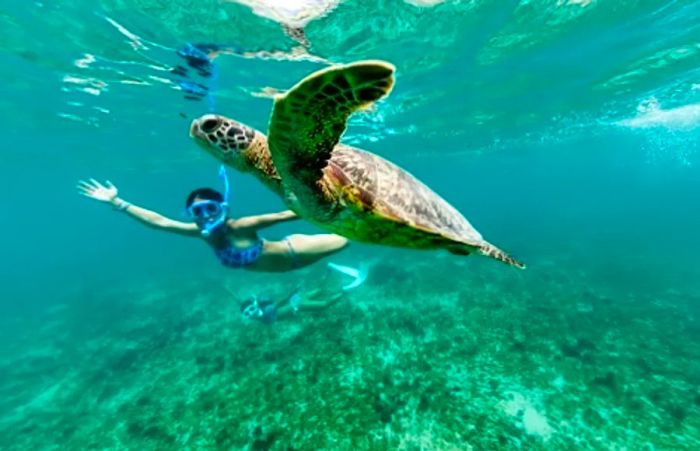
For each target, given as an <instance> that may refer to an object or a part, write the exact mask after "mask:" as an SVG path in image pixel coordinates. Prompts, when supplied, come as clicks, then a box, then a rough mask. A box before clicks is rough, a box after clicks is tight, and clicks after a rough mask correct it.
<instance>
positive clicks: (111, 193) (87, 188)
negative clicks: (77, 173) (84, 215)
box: [77, 179, 118, 203]
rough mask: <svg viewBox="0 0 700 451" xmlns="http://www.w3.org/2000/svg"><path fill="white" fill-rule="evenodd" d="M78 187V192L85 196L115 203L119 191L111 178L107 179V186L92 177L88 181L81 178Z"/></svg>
mask: <svg viewBox="0 0 700 451" xmlns="http://www.w3.org/2000/svg"><path fill="white" fill-rule="evenodd" d="M77 188H78V192H79V193H80V194H82V195H83V196H86V197H91V198H93V199H95V200H99V201H100V202H109V203H114V200H115V199H116V198H117V193H118V191H117V187H116V186H114V185H112V182H110V181H109V180H107V186H104V185H102V184H100V182H98V181H97V180H95V179H90V181H88V182H86V181H84V180H80V181H79V182H78V186H77Z"/></svg>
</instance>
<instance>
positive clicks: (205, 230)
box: [202, 164, 230, 237]
mask: <svg viewBox="0 0 700 451" xmlns="http://www.w3.org/2000/svg"><path fill="white" fill-rule="evenodd" d="M219 178H221V179H222V180H223V181H224V201H223V202H222V203H221V214H220V215H219V217H218V218H216V219H215V220H214V221H211V222H208V223H206V224H204V225H203V226H202V236H204V237H208V236H210V235H211V232H213V231H214V229H216V228H218V227H219V226H221V225H222V224H223V223H224V222H225V221H226V217H227V216H228V214H227V213H228V205H229V204H228V200H229V191H230V189H229V184H228V175H227V174H226V167H225V166H224V165H223V164H222V165H221V167H220V168H219Z"/></svg>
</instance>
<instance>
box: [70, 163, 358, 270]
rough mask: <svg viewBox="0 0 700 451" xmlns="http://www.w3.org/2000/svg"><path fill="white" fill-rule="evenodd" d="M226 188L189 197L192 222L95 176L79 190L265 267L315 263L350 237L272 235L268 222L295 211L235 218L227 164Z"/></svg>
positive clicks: (249, 265) (238, 261)
mask: <svg viewBox="0 0 700 451" xmlns="http://www.w3.org/2000/svg"><path fill="white" fill-rule="evenodd" d="M219 175H220V176H221V178H222V179H223V180H224V185H225V194H222V193H220V192H218V191H216V190H213V189H211V188H199V189H196V190H194V191H192V192H191V193H190V195H189V196H188V197H187V201H186V203H185V207H186V209H187V213H188V215H189V216H190V218H191V219H192V222H181V221H176V220H173V219H170V218H167V217H165V216H163V215H160V214H159V213H156V212H154V211H150V210H147V209H145V208H142V207H139V206H136V205H133V204H131V203H130V202H127V201H125V200H124V199H121V198H120V197H118V195H117V194H118V191H117V187H116V186H114V185H113V184H112V183H111V182H109V181H107V182H106V186H105V185H102V184H100V183H99V182H98V181H97V180H95V179H90V180H89V181H84V180H81V181H79V182H78V186H77V188H78V191H79V192H80V194H82V195H84V196H87V197H89V198H92V199H95V200H98V201H100V202H105V203H108V204H111V205H112V206H114V207H115V208H116V209H117V210H120V211H123V212H125V213H126V214H128V215H129V216H131V217H133V218H135V219H137V220H139V221H141V222H142V223H144V224H145V225H146V226H149V227H152V228H155V229H158V230H163V231H166V232H173V233H177V234H180V235H185V236H191V237H199V238H201V239H203V240H204V241H205V242H206V243H207V244H208V245H209V246H211V248H212V249H213V250H214V254H215V255H216V257H217V258H218V259H219V261H220V262H221V264H222V265H224V266H227V267H230V268H244V269H248V270H251V271H261V272H284V271H291V270H293V269H298V268H302V267H304V266H308V265H311V264H313V263H315V262H317V261H318V260H320V259H322V258H324V257H327V256H329V255H332V254H334V253H336V252H338V251H339V250H341V249H343V248H344V247H345V246H347V244H348V240H347V239H346V238H344V237H341V236H339V235H333V234H318V235H298V234H297V235H289V236H287V237H286V238H284V239H283V240H281V241H268V240H265V239H263V238H261V237H260V236H259V235H258V232H259V231H260V230H262V229H264V228H266V227H270V226H273V225H275V224H279V223H282V222H287V221H292V220H295V219H298V217H297V215H296V214H295V213H294V212H292V211H289V210H287V211H282V212H279V213H270V214H263V215H257V216H246V217H242V218H232V217H230V216H229V215H228V206H229V202H228V192H229V186H228V178H227V177H226V171H225V170H224V168H223V166H222V167H221V170H220V172H219Z"/></svg>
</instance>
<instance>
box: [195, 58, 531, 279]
mask: <svg viewBox="0 0 700 451" xmlns="http://www.w3.org/2000/svg"><path fill="white" fill-rule="evenodd" d="M394 71H395V69H394V66H393V65H391V64H389V63H387V62H384V61H371V60H370V61H360V62H356V63H352V64H346V65H336V66H331V67H328V68H325V69H322V70H319V71H317V72H315V73H313V74H311V75H309V76H307V77H306V78H304V79H303V80H302V81H300V82H299V83H298V84H297V85H296V86H294V87H293V88H292V89H291V90H289V91H288V92H286V93H284V94H279V95H277V96H276V97H275V101H274V107H273V111H272V117H271V119H270V125H269V136H268V137H266V136H265V135H264V134H263V133H261V132H259V131H257V130H254V129H252V128H250V127H248V126H246V125H243V124H241V123H239V122H236V121H234V120H232V119H229V118H227V117H224V116H220V115H215V114H207V115H204V116H202V117H200V118H198V119H195V120H194V121H192V124H191V126H190V136H192V137H193V138H194V139H195V141H196V142H197V143H198V144H200V145H201V146H202V147H203V148H204V149H205V150H206V151H207V152H208V153H210V154H211V155H213V156H214V157H216V158H217V159H219V160H220V161H222V162H223V163H224V164H226V165H228V166H231V167H233V168H235V169H237V170H239V171H243V172H250V173H252V174H253V175H255V176H256V177H257V178H258V179H260V180H261V181H262V182H263V183H264V184H265V185H267V186H268V187H269V188H271V189H272V190H273V191H275V192H276V193H277V194H279V195H280V196H282V197H283V198H284V199H285V202H286V203H287V205H288V206H289V208H290V209H292V210H293V211H295V212H296V213H297V214H298V215H299V216H301V217H303V218H305V219H306V220H308V221H310V222H312V223H314V224H317V225H318V226H320V227H321V228H323V229H325V230H328V231H330V232H333V233H337V234H339V235H343V236H345V237H347V238H350V239H353V240H357V241H363V242H369V243H377V244H383V245H388V246H398V247H407V248H416V249H446V250H448V251H450V252H452V253H454V254H459V255H468V254H470V253H472V252H478V253H481V254H483V255H487V256H489V257H493V258H495V259H497V260H500V261H502V262H505V263H508V264H510V265H514V266H517V267H519V268H524V265H523V264H522V263H520V262H518V261H517V260H515V259H514V258H513V257H511V256H509V255H508V254H506V253H505V252H504V251H502V250H500V249H499V248H497V247H496V246H494V245H492V244H491V243H489V242H488V241H486V240H484V239H483V238H482V237H481V234H480V233H479V232H478V231H476V229H474V227H472V225H471V224H470V223H469V222H468V221H467V220H466V219H465V218H464V216H462V215H461V214H460V213H459V212H458V211H457V210H456V209H455V208H454V207H452V205H450V204H449V203H447V201H445V200H444V199H443V198H442V197H440V196H439V195H438V194H436V193H435V192H434V191H432V190H431V189H430V188H428V187H427V186H426V185H424V184H423V183H421V182H420V181H419V180H418V179H416V178H415V177H414V176H412V175H411V174H409V173H408V172H406V171H405V170H403V169H401V168H400V167H398V166H396V165H395V164H393V163H391V162H389V161H387V160H385V159H384V158H382V157H380V156H378V155H375V154H373V153H370V152H367V151H364V150H361V149H357V148H354V147H350V146H347V145H344V144H340V143H339V141H340V138H341V135H342V134H343V132H344V131H345V127H346V122H347V120H348V117H349V116H350V115H351V114H352V113H353V112H355V111H357V110H359V109H362V108H364V107H367V106H369V105H371V104H372V103H373V102H375V101H376V100H378V99H380V98H382V97H384V96H386V95H387V94H388V93H389V92H390V91H391V89H392V87H393V84H394Z"/></svg>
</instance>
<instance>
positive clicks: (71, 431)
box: [0, 0, 700, 450]
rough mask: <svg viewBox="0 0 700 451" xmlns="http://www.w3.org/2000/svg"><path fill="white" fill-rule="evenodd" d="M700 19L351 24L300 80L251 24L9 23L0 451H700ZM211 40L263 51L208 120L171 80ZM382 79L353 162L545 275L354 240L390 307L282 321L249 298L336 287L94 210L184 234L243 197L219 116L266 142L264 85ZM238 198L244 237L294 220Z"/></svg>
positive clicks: (646, 9)
mask: <svg viewBox="0 0 700 451" xmlns="http://www.w3.org/2000/svg"><path fill="white" fill-rule="evenodd" d="M54 3H55V4H54ZM242 3H245V2H242ZM414 3H416V2H414ZM699 19H700V2H698V1H665V2H664V1H642V0H639V1H627V0H620V1H612V0H610V1H603V0H601V1H594V0H591V1H588V0H579V1H573V0H570V1H564V0H559V1H557V0H550V1H545V0H542V1H524V0H523V1H519V2H518V1H495V0H493V1H478V2H477V1H461V2H460V1H446V2H443V3H439V4H437V5H434V6H417V5H415V4H410V3H406V2H403V1H399V0H393V1H374V0H372V1H367V2H362V3H360V2H354V1H349V0H348V1H345V2H342V3H341V4H339V5H337V7H335V8H334V9H332V10H331V11H329V12H328V13H327V14H326V15H325V16H323V17H320V18H318V19H316V20H313V21H311V22H310V23H309V24H308V25H307V26H306V27H305V33H306V37H307V38H308V41H309V43H310V44H309V47H308V50H307V51H308V53H309V54H310V55H311V56H310V57H307V58H305V59H303V58H302V59H299V58H295V57H292V56H291V55H293V54H294V52H295V50H294V49H295V47H297V46H298V43H297V42H295V41H294V40H293V39H291V38H289V37H288V36H287V35H285V33H284V32H283V31H282V27H281V26H280V24H279V23H277V22H275V21H274V20H271V19H269V18H265V17H262V16H261V15H259V14H255V13H253V12H252V11H251V9H250V8H249V7H247V6H245V5H242V4H237V3H230V2H219V1H199V2H186V1H184V0H176V1H154V0H148V1H146V0H141V1H136V0H132V1H126V0H124V1H117V0H113V1H97V2H95V1H93V2H85V1H73V2H52V3H50V2H43V3H42V2H27V3H22V4H20V3H19V2H11V1H7V0H5V1H2V2H0V29H1V30H2V32H0V33H1V35H2V39H0V49H1V50H2V54H3V57H4V64H3V65H2V66H0V73H1V74H2V78H3V80H4V85H5V89H4V95H3V96H1V97H0V117H1V118H2V121H3V124H4V127H3V130H4V134H5V140H4V150H3V153H2V166H1V168H2V174H1V175H2V177H1V179H0V180H2V187H3V192H4V193H5V205H4V211H5V213H4V214H3V216H2V227H3V232H4V233H3V234H2V235H1V236H2V238H0V239H1V240H2V242H1V243H0V244H1V245H2V249H4V255H5V258H4V261H5V264H3V266H2V270H1V271H0V282H2V284H1V285H0V287H1V288H0V312H1V313H2V314H1V315H0V325H1V327H0V335H1V338H2V339H1V340H0V343H2V345H0V355H1V356H2V358H1V359H0V448H3V449H32V450H33V449H411V450H412V449H416V450H418V449H440V450H443V449H477V450H479V449H698V448H700V391H699V389H698V387H699V386H700V376H699V375H700V367H699V364H698V362H699V361H700V359H699V357H700V346H699V345H698V342H699V340H698V339H699V338H700V325H699V323H698V303H699V302H700V282H698V281H700V269H699V268H700V267H699V266H698V264H697V256H696V254H697V253H698V251H699V250H700V239H698V237H697V231H698V230H699V229H700V203H699V202H698V193H699V192H700V172H699V170H698V165H699V164H700V20H699ZM187 42H215V43H219V44H225V45H227V46H230V47H231V48H235V49H236V52H235V53H236V54H235V55H222V56H220V57H218V58H217V59H216V62H215V63H216V67H217V72H218V76H217V77H214V79H213V78H206V77H200V76H198V75H193V76H192V79H193V80H194V81H196V82H198V83H202V84H205V85H207V86H208V87H209V89H210V91H211V96H210V97H209V98H208V99H202V100H200V101H193V100H187V99H185V98H184V93H183V91H182V90H180V89H179V88H178V86H177V82H178V80H179V79H181V78H182V77H177V76H175V75H174V74H172V73H171V72H170V69H172V68H173V67H174V66H176V65H178V64H180V65H182V64H183V61H182V59H180V58H179V57H178V56H177V55H176V53H175V52H176V50H177V49H178V48H180V47H182V46H183V45H184V44H185V43H187ZM270 52H277V53H275V54H274V55H272V56H271V55H270ZM361 59H383V60H386V61H389V62H391V63H393V64H394V65H395V66H396V68H397V74H396V86H395V88H394V91H393V92H392V94H391V95H390V96H389V97H388V98H386V99H385V100H383V101H381V102H380V103H379V104H377V105H376V106H375V107H374V108H373V109H372V110H370V111H368V112H366V113H362V114H357V115H355V116H353V117H352V118H351V120H350V125H349V128H348V130H347V132H346V134H345V136H344V138H343V141H344V142H347V143H352V144H353V145H356V146H358V147H362V148H364V149H367V150H371V151H373V152H375V153H377V154H379V155H382V156H384V157H385V158H388V159H390V160H391V161H393V162H395V163H397V164H399V165H401V166H402V167H404V168H405V169H407V170H409V171H410V172H412V173H413V174H415V175H416V176H417V177H419V178H420V179H421V180H423V181H424V182H425V183H426V184H428V185H429V186H430V187H431V188H433V189H434V190H435V191H436V192H438V193H440V194H441V195H442V196H443V197H445V198H446V199H447V200H448V201H450V202H451V203H452V204H453V205H454V206H455V207H456V208H457V209H458V210H460V211H461V212H462V213H464V215H465V216H466V217H467V218H468V219H469V220H470V222H472V224H474V225H475V226H476V227H477V229H478V230H479V231H480V232H481V233H482V234H483V235H484V236H485V237H486V238H488V239H489V240H490V241H493V242H494V243H496V244H498V245H499V246H501V247H503V248H504V249H506V250H508V251H509V252H511V253H512V254H513V255H515V256H516V257H517V258H519V259H520V260H522V261H524V262H525V263H527V264H528V269H527V270H525V271H517V270H514V269H512V268H508V267H506V266H504V265H501V264H499V263H497V262H492V261H490V260H488V259H486V258H482V257H468V258H463V257H458V256H453V255H448V254H443V253H439V252H424V251H410V250H397V249H389V248H382V247H378V246H371V245H365V244H359V243H354V244H353V245H352V246H351V247H350V248H349V249H348V250H347V251H343V252H342V253H340V254H338V255H337V256H335V257H333V259H332V260H333V261H335V262H338V263H343V264H349V265H357V264H359V263H366V264H368V265H370V274H369V277H368V279H367V282H366V283H365V284H364V285H363V286H361V287H360V288H358V289H356V290H354V291H352V292H351V293H350V294H349V296H348V299H347V300H346V301H344V302H343V303H340V304H336V305H335V306H333V307H332V308H329V309H328V310H326V311H324V312H323V313H322V314H319V315H308V316H299V317H298V318H295V319H294V320H293V321H287V322H282V321H280V322H279V323H276V324H274V325H272V326H268V327H266V326H264V325H261V324H250V323H246V322H245V321H243V320H242V319H241V318H240V315H239V312H238V303H237V300H239V299H242V298H245V297H246V296H248V295H250V294H252V293H260V292H263V291H270V292H273V293H283V292H287V291H288V290H289V289H291V287H293V286H294V285H295V284H296V283H298V281H300V280H303V281H305V283H306V284H307V285H309V286H313V285H314V283H315V281H317V280H318V279H320V277H321V276H322V275H323V273H324V271H325V266H324V265H323V264H322V263H320V264H317V265H315V266H313V267H311V268H308V269H303V270H300V271H296V272H294V273H288V274H283V275H269V274H253V273H249V272H241V271H232V270H226V269H224V268H221V267H219V266H218V265H217V262H216V260H215V258H214V257H213V256H212V255H211V251H210V250H208V249H207V248H206V247H205V246H203V245H202V244H201V243H199V242H196V241H195V240H187V239H184V238H182V237H179V236H171V235H168V234H162V233H156V232H154V231H153V230H150V229H147V228H145V227H143V226H141V225H140V224H137V223H135V222H134V221H130V220H129V219H128V218H126V217H124V215H123V214H122V213H119V212H116V211H112V209H110V208H109V207H105V206H104V205H100V204H98V203H96V202H91V201H89V200H87V199H85V198H82V197H79V196H78V195H76V191H75V183H76V181H77V180H79V179H83V178H88V177H95V178H97V179H99V180H104V179H109V180H111V181H112V182H114V183H115V184H116V185H117V186H118V187H119V192H120V196H122V197H124V198H125V199H127V200H129V201H130V202H133V203H137V204H139V205H143V206H146V207H148V208H153V209H155V210H157V211H159V212H162V213H164V214H166V215H169V216H171V217H173V218H176V219H183V205H184V198H185V197H186V195H187V194H188V193H189V192H190V191H191V190H192V188H194V187H198V186H213V187H218V184H219V181H218V179H217V177H216V171H217V167H218V163H217V162H216V161H215V160H214V159H213V158H211V157H210V156H208V155H207V154H205V153H204V152H202V151H201V150H200V149H199V148H198V147H197V146H196V145H195V144H194V143H193V142H192V140H191V139H190V138H189V137H188V127H189V123H190V121H191V120H192V119H193V118H195V117H197V116H199V115H201V114H204V113H206V112H208V111H209V109H210V108H212V107H213V108H214V109H215V110H216V111H218V112H220V113H222V114H225V115H228V116H230V117H234V118H236V119H238V120H240V121H242V122H244V123H247V124H249V125H251V126H253V127H256V128H257V129H260V130H266V128H267V120H268V117H269V112H270V108H271V100H270V99H269V98H267V97H264V96H260V95H259V93H260V92H261V91H263V90H264V88H267V87H270V88H274V89H277V90H285V89H288V88H289V87H291V86H292V85H294V84H295V83H296V82H297V81H298V80H300V79H301V78H303V77H304V76H306V75H307V74H309V73H311V72H313V71H315V70H318V69H321V68H323V67H325V63H324V62H323V60H325V61H328V62H334V63H348V62H352V61H357V60H361ZM190 72H192V71H190ZM230 176H231V182H232V185H233V191H232V196H233V207H232V213H233V214H234V215H247V214H256V213H263V212H271V211H277V210H281V209H284V208H285V207H284V205H283V203H282V201H281V200H280V199H279V198H277V197H276V196H275V195H274V194H272V193H271V192H269V191H268V190H266V189H265V188H264V187H263V186H262V185H261V184H260V182H259V181H257V180H255V179H253V178H252V177H249V176H246V175H242V174H239V173H237V172H235V171H233V170H231V171H230ZM314 232H318V229H316V228H315V227H313V226H311V225H310V224H308V223H304V222H294V223H290V224H285V225H283V226H278V227H275V228H274V229H271V230H270V231H269V232H266V233H267V235H266V236H269V237H270V238H281V237H282V236H284V235H285V234H288V233H314Z"/></svg>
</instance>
